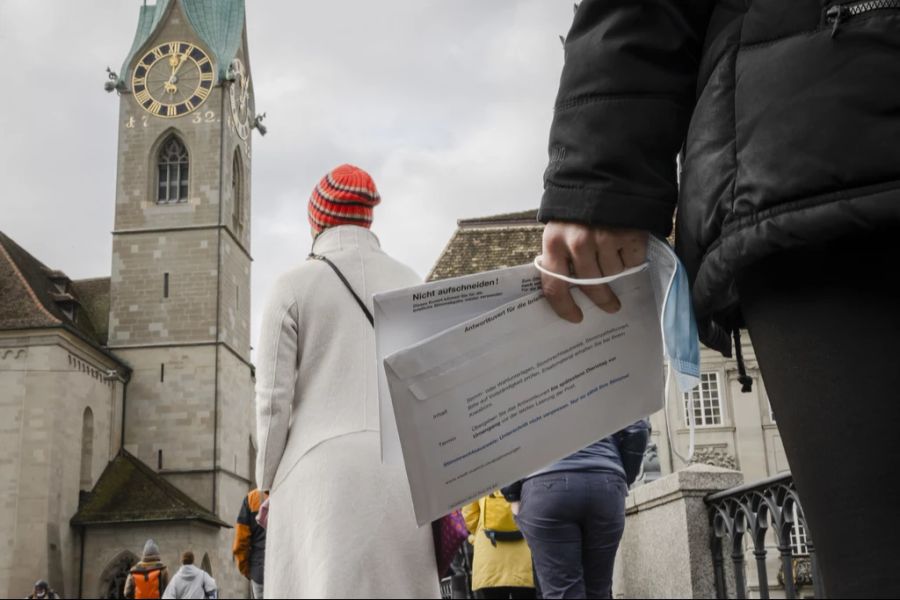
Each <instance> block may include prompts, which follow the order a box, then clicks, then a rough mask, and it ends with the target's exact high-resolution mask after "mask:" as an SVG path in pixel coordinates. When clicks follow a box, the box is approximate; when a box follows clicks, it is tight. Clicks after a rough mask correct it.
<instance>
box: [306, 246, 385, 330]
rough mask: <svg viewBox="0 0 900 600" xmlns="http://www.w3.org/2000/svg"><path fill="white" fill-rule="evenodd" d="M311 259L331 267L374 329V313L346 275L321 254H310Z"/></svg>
mask: <svg viewBox="0 0 900 600" xmlns="http://www.w3.org/2000/svg"><path fill="white" fill-rule="evenodd" d="M309 258H311V259H313V260H320V261H322V262H324V263H325V264H327V265H328V266H329V267H331V270H332V271H334V273H335V275H337V276H338V278H339V279H340V280H341V282H342V283H343V284H344V287H346V288H347V291H349V292H350V293H351V294H353V299H354V300H356V303H357V304H359V307H360V308H361V309H362V311H363V312H364V313H365V315H366V318H367V319H368V320H369V323H370V324H371V325H372V327H374V326H375V318H374V317H373V316H372V313H371V312H369V309H368V307H366V303H365V302H363V301H362V300H361V299H360V297H359V296H357V295H356V292H354V291H353V286H351V285H350V282H349V281H347V278H346V277H344V274H343V273H341V270H340V269H338V268H337V265H335V264H334V263H333V262H331V261H330V260H328V259H327V258H325V257H324V256H322V255H321V254H313V253H310V255H309Z"/></svg>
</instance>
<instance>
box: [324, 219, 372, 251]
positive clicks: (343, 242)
mask: <svg viewBox="0 0 900 600" xmlns="http://www.w3.org/2000/svg"><path fill="white" fill-rule="evenodd" d="M380 247H381V244H380V243H379V241H378V237H377V236H376V235H375V234H374V233H372V232H371V231H369V230H368V229H366V228H365V227H358V226H356V225H339V226H338V227H329V228H328V229H326V230H325V231H323V232H322V233H320V234H319V235H318V236H317V237H316V239H315V241H314V242H313V247H312V251H313V253H315V254H329V253H331V252H338V251H340V250H346V249H348V248H366V249H370V250H375V249H378V248H380Z"/></svg>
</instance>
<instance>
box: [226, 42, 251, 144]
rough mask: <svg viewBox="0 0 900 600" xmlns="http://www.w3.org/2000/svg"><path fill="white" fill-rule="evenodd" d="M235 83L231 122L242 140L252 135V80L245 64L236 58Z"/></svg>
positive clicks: (233, 83) (234, 67)
mask: <svg viewBox="0 0 900 600" xmlns="http://www.w3.org/2000/svg"><path fill="white" fill-rule="evenodd" d="M231 72H232V74H234V81H233V82H232V83H231V90H230V94H231V121H232V123H234V131H235V133H237V134H238V135H239V136H240V138H241V139H242V140H246V139H247V136H248V135H250V112H251V110H252V109H251V107H250V79H249V78H248V77H247V71H246V70H245V69H244V63H242V62H241V59H239V58H236V59H234V60H233V61H232V62H231Z"/></svg>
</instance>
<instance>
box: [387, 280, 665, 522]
mask: <svg viewBox="0 0 900 600" xmlns="http://www.w3.org/2000/svg"><path fill="white" fill-rule="evenodd" d="M504 271H506V272H509V271H514V274H509V277H508V278H507V277H506V275H507V273H504ZM501 273H502V275H501ZM494 274H496V275H495V276H496V277H497V283H496V287H497V288H498V292H505V294H509V295H510V296H518V297H516V298H513V299H512V301H510V302H507V303H504V304H502V305H500V306H497V307H496V308H492V309H490V310H485V309H484V307H483V305H482V304H481V303H490V301H491V298H481V299H479V298H474V299H473V300H472V305H471V312H472V313H475V314H476V316H475V317H474V318H470V319H468V320H466V321H465V322H460V319H459V314H460V313H459V310H456V311H454V312H453V313H452V314H451V313H450V312H447V313H445V316H446V321H443V320H441V319H440V318H439V315H440V314H441V313H440V311H437V312H436V314H435V318H436V319H437V321H438V322H434V323H431V326H432V327H433V328H434V329H435V330H437V328H438V327H446V326H447V324H448V323H447V322H448V321H449V323H451V324H452V326H451V327H449V328H448V329H445V330H443V331H440V332H439V333H436V334H435V335H432V336H431V337H429V338H428V339H425V340H424V341H418V343H412V344H410V343H409V339H411V338H412V337H414V335H413V333H410V334H409V336H408V338H409V339H406V340H400V339H399V337H402V335H395V337H394V338H392V339H391V340H390V343H388V341H386V338H380V339H379V344H380V345H381V347H380V349H379V354H381V353H382V352H383V353H384V354H386V355H387V356H386V358H385V360H384V367H385V369H384V371H383V373H382V375H384V376H385V380H384V382H385V383H386V385H387V387H388V388H389V390H390V398H391V401H392V407H393V412H394V415H395V417H396V419H395V422H396V426H397V432H398V433H399V436H398V437H397V438H395V439H399V442H400V447H401V449H402V454H403V460H404V462H405V465H406V471H407V476H408V479H409V483H410V490H411V492H412V498H413V506H414V508H415V514H416V520H417V521H418V523H419V524H420V525H421V524H425V523H427V522H429V521H432V520H434V519H437V518H439V517H441V516H442V515H444V514H447V513H448V512H450V511H452V510H454V509H456V508H458V507H460V506H462V505H464V504H466V503H468V502H470V501H472V500H474V499H476V498H479V497H481V496H483V495H485V494H487V493H488V492H490V491H492V490H495V489H497V488H499V487H501V486H503V485H506V484H508V483H510V482H512V481H515V480H517V479H521V478H523V477H526V476H528V475H529V474H531V473H533V472H535V471H538V470H540V469H542V468H543V467H545V466H547V465H549V464H551V463H553V462H554V461H556V460H559V459H560V458H563V457H565V456H568V455H569V454H571V453H573V452H575V451H577V450H580V449H582V448H584V447H585V446H587V445H589V444H591V443H593V442H595V441H597V440H599V439H601V438H603V437H606V436H607V435H610V434H612V433H614V432H616V431H618V430H619V429H621V428H623V427H625V426H627V425H629V424H631V423H633V422H635V421H636V420H638V419H640V418H642V417H644V416H646V415H649V414H651V413H653V412H655V411H657V410H659V409H660V408H661V407H662V402H663V369H662V365H663V354H662V343H661V336H660V326H659V312H658V304H659V303H658V300H657V297H656V294H655V293H654V290H653V284H652V282H651V277H650V276H649V273H648V271H647V270H643V271H640V272H638V273H635V274H632V275H629V276H627V277H624V278H621V279H618V280H616V281H614V282H613V283H612V284H610V285H611V286H612V288H613V290H614V291H615V292H616V294H617V295H618V296H619V299H620V301H621V305H622V308H621V309H620V310H619V311H618V312H617V313H614V314H608V313H605V312H603V311H602V310H600V309H599V308H597V307H596V306H595V305H594V304H593V303H592V302H591V301H590V300H588V298H587V297H586V296H584V294H583V293H582V292H581V291H580V290H573V296H574V297H575V300H576V302H577V303H578V305H579V306H580V307H581V309H582V311H583V313H584V320H583V321H582V322H581V323H578V324H572V323H568V322H567V321H564V320H562V319H560V318H559V317H558V316H557V315H556V314H555V313H554V312H553V310H552V309H551V307H550V305H549V303H548V302H547V301H546V300H545V299H544V298H543V296H542V295H541V292H531V293H527V292H523V291H522V289H523V288H525V287H526V286H525V285H524V284H523V282H525V281H531V282H532V283H531V284H529V285H534V286H537V285H538V284H537V282H538V281H539V279H538V277H537V271H536V269H534V267H533V266H523V267H516V268H515V269H506V270H503V271H497V272H494ZM490 276H491V273H482V274H480V275H478V276H473V277H470V278H459V279H458V280H445V281H442V282H435V283H434V284H429V286H430V287H428V291H435V296H431V297H429V296H428V295H427V294H426V295H425V296H423V295H422V291H421V290H422V288H423V287H426V286H417V287H416V288H411V290H419V291H416V292H410V290H400V291H397V292H393V294H394V296H393V298H394V300H396V299H397V298H399V297H401V296H403V295H404V294H406V295H407V296H408V295H409V294H410V293H415V294H416V295H417V298H418V301H419V302H423V301H428V300H430V299H431V298H434V297H436V290H438V289H440V287H441V286H444V287H446V286H447V285H448V283H453V282H456V284H455V285H462V284H465V283H466V282H473V281H487V280H488V279H490ZM479 278H480V279H479ZM516 279H518V280H519V283H520V286H519V291H518V292H516V291H515V289H514V288H515V286H514V285H512V284H510V283H509V282H510V281H515V280H516ZM501 288H505V289H503V290H501ZM475 289H484V288H475ZM485 295H487V294H485ZM499 297H501V296H496V297H495V298H499ZM383 300H385V298H381V301H383ZM407 301H411V296H410V297H409V298H408V300H407ZM379 304H380V300H379V298H378V297H376V304H375V306H376V311H378V310H379ZM382 308H383V307H382ZM476 311H477V313H476ZM376 315H377V312H376ZM378 318H379V317H378V316H376V323H378ZM424 321H427V319H423V323H421V324H420V325H419V326H417V327H422V328H424V327H426V325H425V323H424ZM420 333H421V330H418V331H416V332H415V334H416V335H418V334H420ZM421 339H422V338H421V337H420V338H419V340H421ZM389 348H390V349H389ZM384 427H385V420H384V419H383V420H382V428H383V429H384ZM383 438H385V439H386V438H387V436H385V434H384V431H383Z"/></svg>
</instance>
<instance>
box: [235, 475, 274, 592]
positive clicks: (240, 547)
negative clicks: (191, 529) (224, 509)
mask: <svg viewBox="0 0 900 600" xmlns="http://www.w3.org/2000/svg"><path fill="white" fill-rule="evenodd" d="M264 501H265V495H264V494H263V493H262V492H261V491H259V489H255V490H252V491H251V492H250V493H249V494H247V496H246V497H244V502H243V503H242V504H241V511H240V512H239V513H238V518H237V523H235V525H234V544H233V545H232V547H231V553H232V554H233V555H234V559H235V561H236V562H237V567H238V570H239V571H240V572H241V575H243V576H244V577H246V578H247V579H249V580H250V592H251V594H252V595H253V598H256V599H257V600H258V599H261V598H263V570H264V567H265V561H266V529H265V527H263V526H262V525H261V524H260V523H259V522H258V521H257V519H256V517H257V515H258V514H259V508H260V506H261V505H262V503H263V502H264Z"/></svg>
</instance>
